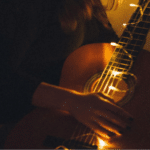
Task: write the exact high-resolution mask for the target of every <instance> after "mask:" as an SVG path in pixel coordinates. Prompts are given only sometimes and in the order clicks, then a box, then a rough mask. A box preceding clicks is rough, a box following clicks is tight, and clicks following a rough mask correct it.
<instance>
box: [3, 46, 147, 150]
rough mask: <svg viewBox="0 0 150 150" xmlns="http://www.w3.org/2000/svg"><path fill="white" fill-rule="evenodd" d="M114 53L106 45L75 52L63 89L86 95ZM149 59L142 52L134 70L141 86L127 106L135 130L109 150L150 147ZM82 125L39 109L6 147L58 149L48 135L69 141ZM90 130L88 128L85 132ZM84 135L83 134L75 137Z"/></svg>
mask: <svg viewBox="0 0 150 150" xmlns="http://www.w3.org/2000/svg"><path fill="white" fill-rule="evenodd" d="M113 50H114V47H112V46H110V44H106V43H103V44H90V45H86V46H83V47H81V48H79V49H77V50H76V51H74V52H73V53H72V54H71V55H70V56H69V57H68V58H67V60H66V62H65V64H64V67H63V70H62V76H61V81H60V86H62V87H65V88H69V89H73V90H76V91H79V92H83V90H84V86H85V84H86V82H87V80H88V79H89V78H90V77H91V76H93V75H94V74H96V73H97V72H100V71H102V70H103V69H104V68H105V66H106V64H107V63H108V62H109V60H110V58H111V55H112V53H113ZM149 58H150V53H149V52H146V51H143V52H141V54H140V56H139V58H138V61H137V63H136V64H135V66H134V68H133V72H134V73H135V75H136V76H137V78H138V83H137V87H136V90H135V93H134V96H133V98H132V99H131V100H130V101H129V102H128V103H127V104H126V105H124V106H123V108H124V109H125V110H126V111H128V112H129V113H130V114H131V115H133V116H134V119H135V120H134V122H133V124H132V128H131V131H127V132H126V133H124V136H122V137H119V138H116V137H115V138H112V139H111V141H110V143H106V147H105V148H124V149H125V148H132V149H133V148H150V142H149V140H150V129H149V125H150V100H149V98H150V92H149V88H150V78H149V75H150V69H149V66H148V65H149V64H150V59H149ZM78 124H79V123H78V121H77V120H76V119H74V118H73V117H72V116H71V115H69V114H68V113H66V112H62V111H59V110H48V109H41V108H37V109H36V110H34V111H33V112H31V113H30V114H28V115H26V116H25V117H24V118H23V119H22V120H21V121H20V122H19V123H18V124H17V125H16V126H15V128H14V129H13V130H12V131H11V133H10V134H9V135H8V137H7V140H6V143H5V148H7V149H12V148H14V149H17V148H19V149H38V148H39V149H43V148H53V149H54V148H56V147H57V148H58V146H59V144H58V145H57V146H54V147H53V146H45V145H44V144H43V143H44V141H45V139H46V138H47V136H53V137H59V138H62V139H65V140H68V139H70V138H71V136H72V134H73V132H74V131H76V126H77V125H78ZM79 126H80V130H81V131H83V130H85V126H84V125H82V124H79ZM89 131H90V130H89V129H87V130H86V132H85V133H89ZM79 132H80V131H79ZM76 133H78V131H77V132H76ZM80 135H82V132H81V133H79V134H77V135H74V137H77V136H80ZM84 138H85V137H83V139H84ZM87 141H88V140H87ZM52 143H53V141H52ZM50 145H53V144H50ZM62 148H64V147H62ZM68 148H69V147H68ZM93 149H94V148H93Z"/></svg>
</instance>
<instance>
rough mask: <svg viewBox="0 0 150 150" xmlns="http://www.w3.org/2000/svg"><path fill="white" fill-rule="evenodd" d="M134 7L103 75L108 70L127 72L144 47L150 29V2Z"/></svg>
mask: <svg viewBox="0 0 150 150" xmlns="http://www.w3.org/2000/svg"><path fill="white" fill-rule="evenodd" d="M135 7H137V9H136V11H135V13H134V14H133V15H132V17H131V19H130V21H129V23H128V24H126V25H125V30H124V32H123V34H122V36H121V37H120V40H119V42H118V44H117V46H116V49H115V51H114V53H113V55H112V57H111V59H110V62H109V63H108V65H107V66H106V68H105V70H104V75H105V74H109V73H108V72H110V70H111V71H115V72H123V73H127V72H129V71H130V70H131V68H132V66H133V64H134V62H135V60H136V58H137V56H138V54H139V52H140V51H141V49H142V47H143V46H144V43H145V40H146V36H147V34H148V31H149V27H150V1H149V0H148V1H145V2H142V3H141V4H139V5H136V6H135Z"/></svg>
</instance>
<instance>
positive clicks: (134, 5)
mask: <svg viewBox="0 0 150 150" xmlns="http://www.w3.org/2000/svg"><path fill="white" fill-rule="evenodd" d="M130 6H131V7H139V5H136V4H130Z"/></svg>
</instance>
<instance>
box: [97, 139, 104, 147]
mask: <svg viewBox="0 0 150 150" xmlns="http://www.w3.org/2000/svg"><path fill="white" fill-rule="evenodd" d="M104 146H106V142H104V141H103V140H102V139H100V138H98V149H103V147H104Z"/></svg>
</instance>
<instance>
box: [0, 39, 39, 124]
mask: <svg viewBox="0 0 150 150" xmlns="http://www.w3.org/2000/svg"><path fill="white" fill-rule="evenodd" d="M0 39H1V40H0V123H9V122H17V121H18V120H19V119H21V118H22V117H23V116H24V115H26V114H27V113H29V112H30V111H31V110H33V109H34V108H35V107H34V106H33V105H32V104H31V99H32V95H33V93H34V91H35V90H36V88H37V86H38V85H39V84H40V82H41V81H40V80H39V79H37V78H35V77H32V76H30V75H25V74H22V73H19V72H18V71H13V70H12V69H11V67H10V64H9V58H10V56H9V55H10V53H9V51H10V49H11V46H10V45H11V44H10V41H9V40H8V39H4V37H1V38H0Z"/></svg>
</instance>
